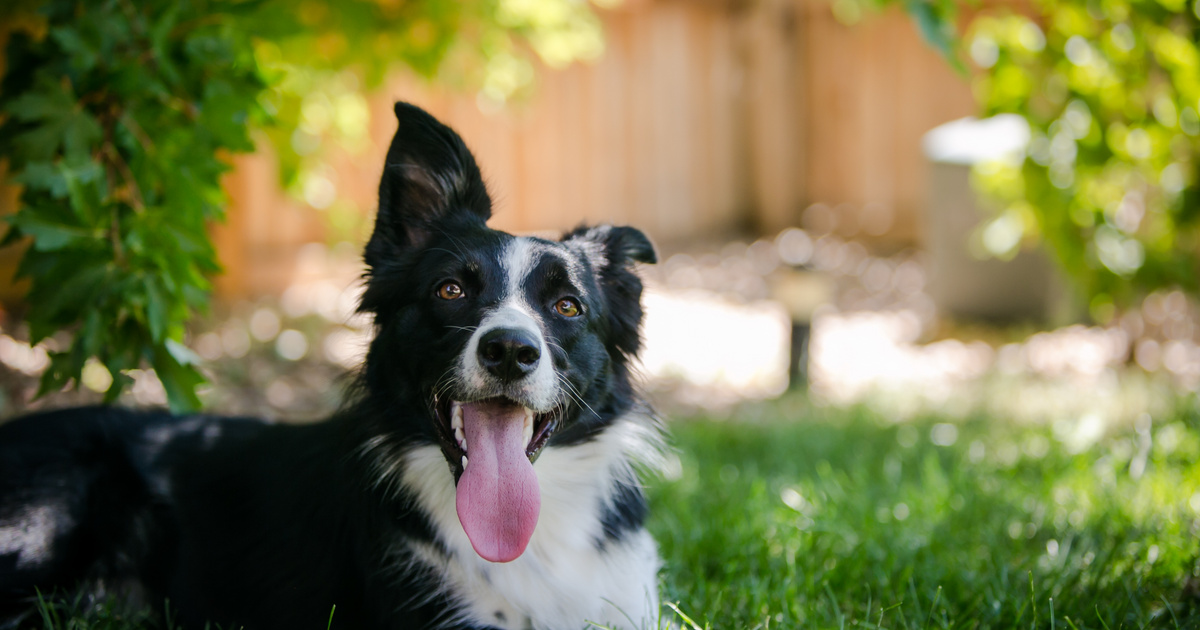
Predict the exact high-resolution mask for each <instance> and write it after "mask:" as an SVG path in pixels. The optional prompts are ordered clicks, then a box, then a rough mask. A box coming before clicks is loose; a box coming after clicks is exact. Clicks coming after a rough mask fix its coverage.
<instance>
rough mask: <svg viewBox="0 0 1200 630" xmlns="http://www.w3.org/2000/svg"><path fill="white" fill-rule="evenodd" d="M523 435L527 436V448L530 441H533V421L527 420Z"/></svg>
mask: <svg viewBox="0 0 1200 630" xmlns="http://www.w3.org/2000/svg"><path fill="white" fill-rule="evenodd" d="M522 435H524V438H525V446H526V448H528V447H529V443H530V442H531V441H533V423H532V422H530V421H528V420H526V421H525V429H524V431H523V433H522Z"/></svg>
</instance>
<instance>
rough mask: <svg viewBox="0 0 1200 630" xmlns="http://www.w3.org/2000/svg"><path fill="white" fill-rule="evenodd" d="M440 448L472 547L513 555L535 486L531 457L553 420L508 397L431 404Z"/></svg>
mask: <svg viewBox="0 0 1200 630" xmlns="http://www.w3.org/2000/svg"><path fill="white" fill-rule="evenodd" d="M437 415H438V422H437V424H438V434H439V439H440V442H441V446H442V451H443V452H444V453H445V454H446V459H447V460H449V462H450V468H451V470H452V471H453V473H454V479H455V486H456V490H455V494H456V497H455V503H456V508H457V510H458V518H459V521H460V522H461V523H462V526H463V530H465V531H466V533H467V537H468V538H469V539H470V540H471V545H472V546H473V547H474V548H475V551H476V553H478V554H479V555H480V556H481V557H483V558H484V559H486V560H489V561H492V562H509V561H511V560H515V559H516V558H517V557H518V556H520V555H521V554H522V553H524V551H525V547H526V546H527V545H528V544H529V539H530V537H531V536H532V535H533V530H534V527H535V526H536V525H537V519H538V512H539V511H540V509H541V491H540V489H539V487H538V481H537V475H536V473H535V472H534V470H533V462H534V460H536V459H537V457H538V455H539V454H540V453H541V450H542V447H544V446H545V445H546V442H547V441H548V440H549V439H550V436H551V435H552V434H553V433H554V430H555V428H557V425H558V413H557V410H551V411H550V412H547V413H538V412H535V411H533V410H532V409H530V408H528V407H526V406H524V405H522V404H520V403H517V402H515V401H513V400H511V399H508V398H503V397H501V398H488V399H486V400H479V401H472V402H458V401H453V400H451V401H447V402H445V403H443V404H439V405H437Z"/></svg>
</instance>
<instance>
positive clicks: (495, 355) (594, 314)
mask: <svg viewBox="0 0 1200 630" xmlns="http://www.w3.org/2000/svg"><path fill="white" fill-rule="evenodd" d="M396 117H397V118H398V120H399V130H398V131H397V132H396V136H395V138H394V139H393V140H392V145H391V148H390V149H389V151H388V155H387V162H386V163H385V165H384V170H383V179H382V182H381V183H380V187H379V214H378V216H377V219H376V223H375V231H374V233H373V234H372V236H371V239H370V241H369V242H368V244H367V248H366V252H365V255H364V257H365V259H366V263H367V266H368V269H369V271H368V282H367V287H366V290H365V292H364V294H363V299H362V305H361V310H363V311H366V312H369V313H372V314H374V316H375V323H376V328H377V336H376V338H375V340H374V341H373V343H372V345H371V349H370V352H369V353H368V356H367V364H366V370H365V372H364V381H365V383H366V388H367V392H368V395H369V396H371V397H372V398H374V399H375V401H376V408H382V409H386V410H391V411H394V412H395V414H396V418H395V423H396V427H397V428H398V429H401V430H404V431H407V432H408V434H409V435H408V436H406V437H409V438H410V439H412V440H415V441H429V442H433V443H436V444H438V445H440V446H441V449H442V452H443V453H444V454H445V456H446V460H447V462H448V463H449V468H450V473H451V474H453V476H454V479H455V483H456V484H457V486H456V488H457V490H456V493H457V494H456V501H457V508H458V514H459V519H460V521H461V522H462V525H463V528H464V529H465V530H466V532H467V535H468V537H469V538H470V539H471V543H472V545H473V546H474V547H475V549H476V551H477V552H479V554H480V555H481V556H483V557H484V558H486V559H488V560H492V561H508V560H512V559H514V558H516V557H517V556H519V555H520V554H521V553H522V552H523V551H524V549H525V546H526V544H527V543H528V541H529V537H530V536H531V535H532V533H533V529H534V526H535V525H536V523H537V515H538V510H539V507H540V494H539V490H538V485H537V477H536V475H535V474H534V471H533V462H534V461H535V460H536V459H537V457H538V454H539V453H540V452H541V451H542V449H543V448H546V447H547V446H549V447H550V448H553V447H554V446H556V445H562V444H572V443H577V442H579V441H582V440H586V439H588V438H589V437H590V436H591V435H593V434H594V433H595V432H596V431H598V430H602V429H603V428H604V427H605V426H606V425H607V424H608V423H610V422H612V421H613V419H614V418H615V417H617V416H618V415H620V414H621V413H623V412H625V411H627V410H628V408H629V405H630V404H631V403H632V393H631V387H630V383H629V366H628V363H629V361H630V359H631V358H632V357H633V356H634V355H635V354H636V353H637V351H638V348H639V345H640V339H639V330H638V327H639V325H640V323H641V317H642V309H641V304H640V298H641V291H642V285H641V281H640V280H639V279H638V276H637V275H636V274H635V273H634V271H633V265H634V264H635V263H638V262H643V263H652V262H654V261H655V253H654V248H653V246H652V245H651V244H650V241H649V240H648V239H647V238H646V237H645V236H644V235H643V234H642V233H641V232H639V231H637V230H635V229H633V228H628V227H613V226H607V225H606V226H598V227H590V228H587V227H581V228H578V229H576V230H574V231H572V232H570V233H568V234H566V235H564V236H563V237H562V238H561V239H560V240H546V239H540V238H532V237H518V236H513V235H511V234H507V233H504V232H500V231H497V230H493V229H490V228H489V227H488V226H487V224H486V223H487V220H488V218H489V217H490V216H491V199H490V197H489V196H488V192H487V189H486V187H485V186H484V183H483V179H482V178H481V176H480V172H479V168H478V167H477V166H476V164H475V160H474V158H473V157H472V155H471V153H470V151H468V150H467V148H466V146H465V145H464V144H463V141H462V140H461V139H460V138H459V137H458V135H457V134H455V133H454V132H453V131H452V130H450V129H449V128H448V127H446V126H444V125H442V124H441V123H439V122H438V121H437V120H435V119H434V118H433V117H432V116H430V115H429V114H427V113H425V112H424V111H422V110H420V109H419V108H417V107H414V106H412V105H408V104H405V103H399V104H397V105H396Z"/></svg>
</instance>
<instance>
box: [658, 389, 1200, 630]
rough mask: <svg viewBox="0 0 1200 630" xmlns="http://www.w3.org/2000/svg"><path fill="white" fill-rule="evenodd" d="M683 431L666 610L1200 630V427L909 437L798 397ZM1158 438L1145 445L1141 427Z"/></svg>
mask: <svg viewBox="0 0 1200 630" xmlns="http://www.w3.org/2000/svg"><path fill="white" fill-rule="evenodd" d="M735 416H736V417H737V418H738V419H736V420H726V421H712V420H705V419H697V420H693V421H676V422H674V423H672V427H671V430H672V433H673V436H674V437H673V441H674V444H675V446H676V448H677V454H678V457H679V465H678V466H675V467H674V468H675V469H674V471H673V472H669V473H668V478H667V479H663V480H660V481H658V482H656V483H654V484H652V492H651V506H652V523H651V527H652V529H653V531H654V533H655V536H656V537H657V538H658V540H659V544H660V546H661V549H662V553H663V556H664V558H665V561H666V569H665V571H664V583H665V588H664V599H665V600H667V601H672V602H677V603H678V607H679V609H680V610H682V611H683V613H684V614H686V615H687V616H688V617H689V618H691V619H692V620H693V621H694V622H695V624H696V625H698V626H700V627H711V628H717V629H725V628H772V627H774V628H797V627H805V628H846V627H851V626H857V627H860V628H861V627H867V628H871V627H885V628H925V627H933V628H943V627H944V628H951V627H955V628H1035V627H1041V628H1064V629H1066V628H1101V629H1104V628H1107V629H1111V630H1116V629H1117V628H1145V627H1163V628H1176V627H1178V628H1197V627H1200V577H1197V576H1200V416H1198V414H1197V412H1196V411H1195V410H1194V409H1191V410H1188V408H1187V407H1182V406H1181V411H1179V412H1176V413H1175V414H1173V415H1172V416H1171V417H1164V418H1155V419H1153V420H1152V421H1150V420H1149V419H1148V418H1143V419H1142V421H1141V423H1140V425H1139V424H1138V423H1131V424H1130V425H1129V426H1128V427H1123V428H1114V429H1112V430H1110V431H1109V433H1108V435H1106V436H1104V437H1102V438H1100V439H1099V441H1098V442H1095V443H1093V444H1091V445H1090V446H1088V447H1082V446H1080V445H1078V444H1076V445H1075V449H1076V450H1079V449H1082V450H1079V452H1077V453H1074V454H1072V453H1071V452H1069V449H1068V448H1067V447H1066V446H1065V445H1064V441H1065V442H1070V441H1071V440H1070V439H1062V438H1060V436H1059V434H1070V432H1071V431H1073V430H1074V427H1073V426H1071V425H1067V424H1060V425H1059V431H1058V433H1056V432H1055V431H1053V430H1051V429H1049V428H1046V427H1016V426H1013V425H1012V424H1009V423H1006V422H1005V421H1004V420H1003V419H995V418H993V419H978V420H973V421H968V422H965V423H956V424H945V423H943V421H939V420H938V419H934V418H931V419H928V420H925V421H918V422H911V423H905V424H898V425H897V424H891V423H889V422H887V421H885V420H882V419H880V418H878V417H875V416H872V415H871V414H869V413H868V412H865V411H854V410H850V411H845V410H842V411H836V410H822V409H813V408H812V407H810V406H808V405H806V404H805V403H804V402H803V401H802V400H800V399H785V400H783V401H780V402H776V403H770V404H767V405H763V406H760V407H756V408H751V409H748V410H746V411H744V412H742V413H739V414H735ZM1139 429H1140V430H1139Z"/></svg>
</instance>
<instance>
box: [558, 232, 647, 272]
mask: <svg viewBox="0 0 1200 630" xmlns="http://www.w3.org/2000/svg"><path fill="white" fill-rule="evenodd" d="M562 241H563V243H564V244H565V245H567V246H568V247H573V248H576V249H578V250H579V251H581V252H582V253H583V254H584V255H585V256H587V259H588V262H590V263H591V265H592V268H593V269H595V270H596V271H598V272H603V271H604V270H605V269H607V268H609V267H613V266H617V267H621V268H624V267H626V266H628V265H630V264H632V263H635V262H640V263H656V262H658V255H657V254H656V253H655V252H654V244H653V243H651V242H650V239H649V238H647V237H646V235H645V234H642V232H641V231H640V230H637V229H635V228H631V227H620V226H615V225H597V226H594V227H587V226H582V225H581V226H579V227H577V228H575V229H574V230H571V231H570V232H567V233H566V234H565V235H563V238H562Z"/></svg>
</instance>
